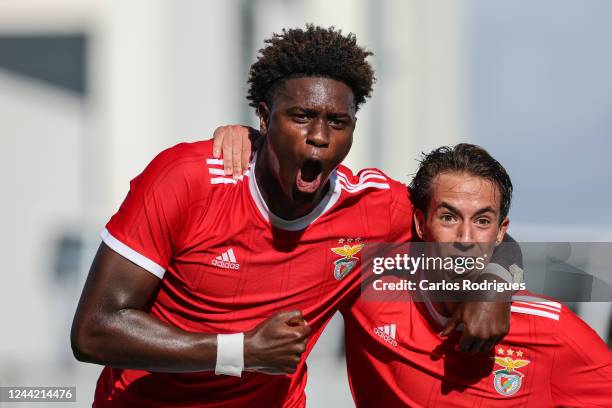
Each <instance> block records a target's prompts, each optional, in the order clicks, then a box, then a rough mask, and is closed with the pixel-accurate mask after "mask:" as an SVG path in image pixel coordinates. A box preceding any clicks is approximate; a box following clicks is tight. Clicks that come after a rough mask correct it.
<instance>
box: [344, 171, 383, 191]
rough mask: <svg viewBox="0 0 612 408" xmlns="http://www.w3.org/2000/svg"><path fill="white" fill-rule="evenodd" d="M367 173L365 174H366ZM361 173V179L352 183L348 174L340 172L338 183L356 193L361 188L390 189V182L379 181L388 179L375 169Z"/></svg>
mask: <svg viewBox="0 0 612 408" xmlns="http://www.w3.org/2000/svg"><path fill="white" fill-rule="evenodd" d="M364 173H365V174H364ZM364 173H362V174H361V175H360V177H359V181H358V182H357V183H352V182H350V181H349V179H348V177H347V176H346V174H343V173H341V172H338V184H339V185H340V186H341V187H342V189H343V190H345V191H347V192H349V193H356V192H358V191H361V190H365V189H366V188H378V189H389V188H391V186H389V184H388V183H384V182H383V183H381V182H377V181H387V178H386V177H385V176H384V175H382V174H381V173H378V172H376V171H373V170H366V172H364Z"/></svg>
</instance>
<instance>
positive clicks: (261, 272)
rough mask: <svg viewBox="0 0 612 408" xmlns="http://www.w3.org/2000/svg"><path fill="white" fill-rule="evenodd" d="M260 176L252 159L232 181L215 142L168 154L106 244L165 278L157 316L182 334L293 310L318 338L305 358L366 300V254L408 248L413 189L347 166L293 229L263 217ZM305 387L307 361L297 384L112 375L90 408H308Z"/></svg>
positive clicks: (149, 171) (247, 377)
mask: <svg viewBox="0 0 612 408" xmlns="http://www.w3.org/2000/svg"><path fill="white" fill-rule="evenodd" d="M253 171H254V161H253V162H252V164H251V169H250V170H249V172H247V174H246V176H244V177H243V178H242V179H241V180H233V179H232V178H231V177H228V176H225V175H224V173H223V164H222V161H221V160H217V159H214V158H212V142H210V141H205V142H197V143H183V144H179V145H177V146H175V147H172V148H170V149H168V150H166V151H164V152H162V153H161V154H160V155H158V156H157V157H156V158H155V159H154V160H153V161H152V162H151V164H150V165H149V166H148V167H147V168H146V169H145V170H144V172H143V173H142V174H140V175H139V176H138V177H136V178H135V179H134V180H132V182H131V184H130V191H129V193H128V195H127V197H126V199H125V201H124V202H123V204H122V205H121V207H120V209H119V211H118V212H117V213H116V214H115V215H114V216H113V217H112V218H111V220H110V221H109V223H108V224H107V225H106V228H105V229H104V231H103V232H102V237H103V240H104V242H105V243H106V244H107V245H108V246H110V247H111V248H112V249H113V250H115V251H116V252H118V253H119V254H121V255H123V256H124V257H126V258H128V259H129V260H131V261H132V262H134V263H136V264H138V265H140V266H141V267H143V268H145V269H146V270H148V271H150V272H151V273H153V274H155V275H156V276H158V277H159V278H160V279H161V280H160V288H159V292H158V293H157V294H156V295H155V299H154V302H153V303H152V306H151V308H150V314H151V315H152V316H154V317H156V318H158V319H160V320H162V321H164V322H166V323H168V324H170V325H173V326H176V327H178V328H181V329H183V330H187V331H193V332H201V333H236V332H242V331H247V330H250V329H252V328H254V327H255V326H256V325H257V324H258V323H260V322H262V321H263V320H265V319H266V318H268V317H270V316H271V315H272V314H274V313H276V312H280V311H284V310H294V309H297V310H301V311H302V313H303V314H304V318H305V319H306V320H307V321H308V323H309V324H310V325H311V326H312V328H313V335H312V338H311V341H310V342H309V346H308V350H307V353H308V352H309V351H310V349H311V348H312V346H313V345H314V343H315V341H316V339H317V338H318V337H319V336H320V334H321V332H322V330H323V328H324V326H325V324H326V323H327V322H328V320H329V319H330V318H331V316H332V315H333V313H334V312H335V311H336V310H337V308H338V305H339V303H340V302H342V301H344V300H345V299H346V298H347V297H348V296H349V294H350V293H351V292H355V291H358V290H359V287H360V281H361V279H362V277H361V273H360V270H359V264H360V256H361V254H360V251H361V248H363V246H364V245H367V244H368V242H374V241H379V242H380V241H406V240H409V239H410V237H411V220H412V217H411V212H412V206H411V203H410V199H409V197H408V191H407V188H406V186H405V185H403V184H401V183H399V182H396V181H393V180H391V179H389V178H388V177H387V176H385V175H384V174H383V173H381V172H380V171H379V170H376V169H368V170H364V171H361V172H360V173H358V174H357V175H353V174H352V173H351V172H350V170H348V169H347V168H345V167H342V166H340V167H339V168H338V169H337V170H335V171H334V172H333V173H332V175H331V177H330V188H329V191H328V193H327V195H326V196H325V198H324V199H323V200H322V201H321V203H320V204H319V205H318V206H317V207H316V208H315V209H314V210H313V211H312V212H311V213H310V214H307V215H306V216H304V217H302V218H299V219H296V220H292V221H287V220H283V219H280V218H278V217H276V216H275V215H273V214H271V213H270V212H269V211H268V208H267V206H266V204H265V202H264V200H263V199H262V197H261V194H260V192H259V189H258V187H257V183H256V182H255V178H254V177H252V174H253ZM307 353H306V354H307ZM305 383H306V365H305V364H304V362H303V361H302V363H301V364H300V366H299V367H298V370H297V372H296V373H295V374H293V375H285V376H283V375H277V376H273V375H264V374H259V373H252V372H245V373H243V374H242V377H241V378H236V377H230V376H217V375H215V374H214V372H201V373H185V374H183V373H181V374H170V373H155V372H148V371H141V370H129V369H113V368H109V367H106V368H104V370H103V372H102V374H101V375H100V379H99V380H98V385H97V389H96V395H95V402H94V405H95V406H96V407H102V406H130V407H131V406H155V407H167V406H181V407H192V406H193V407H195V406H197V407H245V406H248V407H257V406H265V407H276V406H285V407H293V406H303V405H304V404H305V395H304V387H305Z"/></svg>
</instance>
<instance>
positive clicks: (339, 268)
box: [331, 244, 365, 280]
mask: <svg viewBox="0 0 612 408" xmlns="http://www.w3.org/2000/svg"><path fill="white" fill-rule="evenodd" d="M364 246H365V244H357V245H353V246H351V245H346V244H345V245H344V246H341V247H336V248H332V249H331V250H332V252H334V253H335V254H338V255H340V256H342V258H340V259H337V260H335V261H334V278H336V280H341V279H342V278H344V277H345V276H346V275H348V274H349V272H351V271H352V270H353V269H354V268H355V265H357V262H359V258H357V257H355V256H354V255H356V254H357V253H358V252H359V251H361V249H362V248H363V247H364Z"/></svg>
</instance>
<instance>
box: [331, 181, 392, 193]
mask: <svg viewBox="0 0 612 408" xmlns="http://www.w3.org/2000/svg"><path fill="white" fill-rule="evenodd" d="M339 184H340V186H341V187H342V189H343V190H346V191H348V192H349V193H356V192H358V191H361V190H365V189H366V188H378V189H381V190H384V189H389V188H391V187H390V186H389V185H388V184H385V183H371V182H368V183H363V184H359V185H358V186H357V187H348V186H346V185H344V184H342V182H340V183H339Z"/></svg>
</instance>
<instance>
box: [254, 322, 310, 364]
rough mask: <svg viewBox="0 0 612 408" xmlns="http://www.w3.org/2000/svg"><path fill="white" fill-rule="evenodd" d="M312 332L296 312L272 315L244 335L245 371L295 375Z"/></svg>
mask: <svg viewBox="0 0 612 408" xmlns="http://www.w3.org/2000/svg"><path fill="white" fill-rule="evenodd" d="M311 331H312V329H311V328H310V326H309V325H308V323H306V320H304V318H303V317H302V313H301V312H300V311H298V310H294V311H290V312H280V313H277V314H275V315H274V316H272V317H270V318H269V319H267V320H265V321H264V322H262V323H260V324H259V325H258V326H257V327H255V328H254V329H253V330H250V331H248V332H246V333H245V334H244V369H245V370H246V371H257V372H260V373H265V374H292V373H294V372H295V370H296V369H297V365H298V364H299V362H300V360H301V358H302V353H304V351H305V350H306V344H307V343H308V337H309V336H310V333H311Z"/></svg>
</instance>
